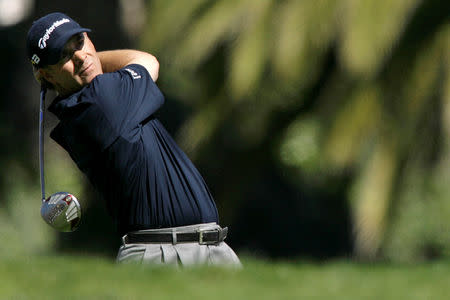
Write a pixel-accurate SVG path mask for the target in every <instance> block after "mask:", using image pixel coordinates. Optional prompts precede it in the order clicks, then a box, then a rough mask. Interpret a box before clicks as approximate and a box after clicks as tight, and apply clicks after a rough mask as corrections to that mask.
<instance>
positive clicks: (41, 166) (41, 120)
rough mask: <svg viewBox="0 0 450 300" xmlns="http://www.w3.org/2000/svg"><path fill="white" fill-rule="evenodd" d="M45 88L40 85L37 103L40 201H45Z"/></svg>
mask: <svg viewBox="0 0 450 300" xmlns="http://www.w3.org/2000/svg"><path fill="white" fill-rule="evenodd" d="M46 92H47V89H46V88H45V87H44V86H42V87H41V93H40V103H39V170H40V173H41V174H40V175H41V192H42V201H45V178H44V110H45V105H44V102H45V94H46Z"/></svg>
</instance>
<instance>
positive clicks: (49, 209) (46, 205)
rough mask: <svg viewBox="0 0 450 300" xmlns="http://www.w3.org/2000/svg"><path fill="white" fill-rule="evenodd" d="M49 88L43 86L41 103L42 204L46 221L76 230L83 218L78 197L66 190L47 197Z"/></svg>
mask: <svg viewBox="0 0 450 300" xmlns="http://www.w3.org/2000/svg"><path fill="white" fill-rule="evenodd" d="M46 93H47V89H46V88H45V87H44V86H42V87H41V92H40V103H39V169H40V179H41V192H42V206H41V216H42V218H43V219H44V221H45V222H46V223H47V224H49V225H50V226H52V227H53V228H55V229H56V230H58V231H62V232H71V231H75V230H76V229H77V228H78V225H79V224H80V220H81V206H80V203H79V202H78V200H77V198H76V197H75V196H74V195H72V194H69V193H66V192H57V193H54V194H52V195H51V196H50V197H49V198H47V199H45V177H44V110H45V104H44V103H45V94H46Z"/></svg>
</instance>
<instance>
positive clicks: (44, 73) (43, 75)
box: [37, 68, 53, 82]
mask: <svg viewBox="0 0 450 300" xmlns="http://www.w3.org/2000/svg"><path fill="white" fill-rule="evenodd" d="M37 73H38V74H37V78H38V79H39V78H41V79H45V80H46V81H49V82H52V81H53V75H52V74H51V72H49V71H48V70H46V69H43V68H41V69H39V70H37Z"/></svg>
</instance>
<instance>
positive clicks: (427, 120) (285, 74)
mask: <svg viewBox="0 0 450 300" xmlns="http://www.w3.org/2000/svg"><path fill="white" fill-rule="evenodd" d="M148 11H149V16H148V24H147V26H146V27H145V30H144V32H143V35H142V43H141V45H142V48H144V49H145V50H148V51H149V52H152V53H155V54H156V56H157V57H158V58H159V60H160V62H161V65H162V67H161V74H162V75H161V77H160V78H161V79H160V80H161V85H162V86H163V88H164V92H165V93H167V94H169V95H170V96H172V97H173V98H174V99H176V100H178V101H181V102H182V103H183V104H185V105H188V106H189V107H191V108H192V110H193V111H192V115H191V116H190V117H189V118H188V119H187V120H185V121H184V123H183V124H182V126H181V130H180V131H179V134H178V139H179V141H180V143H181V144H182V145H183V147H184V148H185V149H187V150H188V152H189V154H190V155H191V156H193V157H194V158H195V159H196V160H197V161H200V163H201V161H206V160H207V159H204V158H203V156H202V155H203V154H204V153H208V152H219V151H220V150H218V148H221V147H225V148H226V149H227V148H236V147H239V149H240V150H239V151H241V152H245V151H247V150H248V149H257V148H258V147H262V148H261V149H260V151H261V152H267V151H271V155H270V160H272V161H273V162H275V163H276V164H278V165H280V167H282V168H285V169H287V170H290V172H289V174H290V176H291V177H292V178H291V179H290V180H291V181H293V182H295V181H298V182H300V181H301V182H304V181H306V182H307V183H308V184H313V185H316V186H318V187H320V188H322V189H327V185H328V184H329V182H330V180H332V181H333V180H339V179H338V178H339V177H342V176H347V174H349V173H350V174H352V175H351V178H352V179H351V183H350V187H349V189H348V192H347V198H348V200H347V201H348V203H349V205H350V209H351V216H352V223H353V232H354V247H355V249H354V250H355V254H357V255H358V256H359V257H361V258H376V257H385V258H386V257H387V258H392V259H400V258H403V259H407V260H410V259H411V260H412V259H420V258H429V256H430V255H431V256H442V255H444V254H445V253H447V254H448V251H449V250H450V238H449V236H448V232H450V221H449V219H448V217H446V216H448V213H449V211H448V207H449V200H450V199H449V197H450V194H449V190H448V188H447V186H448V180H449V179H450V176H449V175H450V168H449V167H450V166H449V162H448V161H449V155H450V148H449V145H448V142H447V141H448V137H449V133H450V127H449V125H450V123H449V119H450V117H449V111H450V97H449V95H450V94H449V90H450V67H449V57H450V31H449V30H450V25H449V22H448V20H449V18H448V15H449V11H450V10H449V5H448V4H444V3H442V2H440V1H420V0H383V1H380V0H367V1H358V0H341V1H335V0H318V1H302V0H290V1H275V0H265V1H260V0H243V1H230V0H218V1H207V0H197V1H182V0H173V1H163V0H160V1H158V0H156V1H151V2H150V3H149V6H148ZM223 131H228V132H229V135H232V136H233V138H232V140H231V143H235V144H236V145H232V146H230V145H227V144H226V141H221V140H220V138H221V136H222V135H223ZM218 140H219V142H217V141H218ZM229 143H230V142H229ZM217 159H219V160H220V158H217ZM237 159H239V157H238V158H237ZM241 159H242V158H241ZM239 164H240V162H239V161H238V160H237V161H236V162H235V165H234V166H233V167H234V168H236V172H239V171H237V168H238V166H239ZM224 180H227V178H224ZM299 188H300V186H299ZM232 196H233V193H231V192H226V191H224V192H223V194H221V195H218V198H219V199H221V201H223V202H224V203H226V202H227V201H228V200H226V199H230V198H231V197H232ZM241 200H242V199H241ZM244 201H245V200H244ZM224 205H227V204H224ZM235 207H236V206H235ZM237 207H239V206H238V205H237ZM405 248H408V250H406V249H405ZM405 251H406V252H405ZM430 251H431V254H430ZM402 253H405V255H404V256H403V255H402Z"/></svg>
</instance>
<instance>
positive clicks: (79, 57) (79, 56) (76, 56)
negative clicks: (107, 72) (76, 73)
mask: <svg viewBox="0 0 450 300" xmlns="http://www.w3.org/2000/svg"><path fill="white" fill-rule="evenodd" d="M85 59H86V52H84V51H83V50H77V51H75V52H74V53H73V56H72V60H73V62H74V63H76V64H78V65H82V64H83V63H84V60H85Z"/></svg>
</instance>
